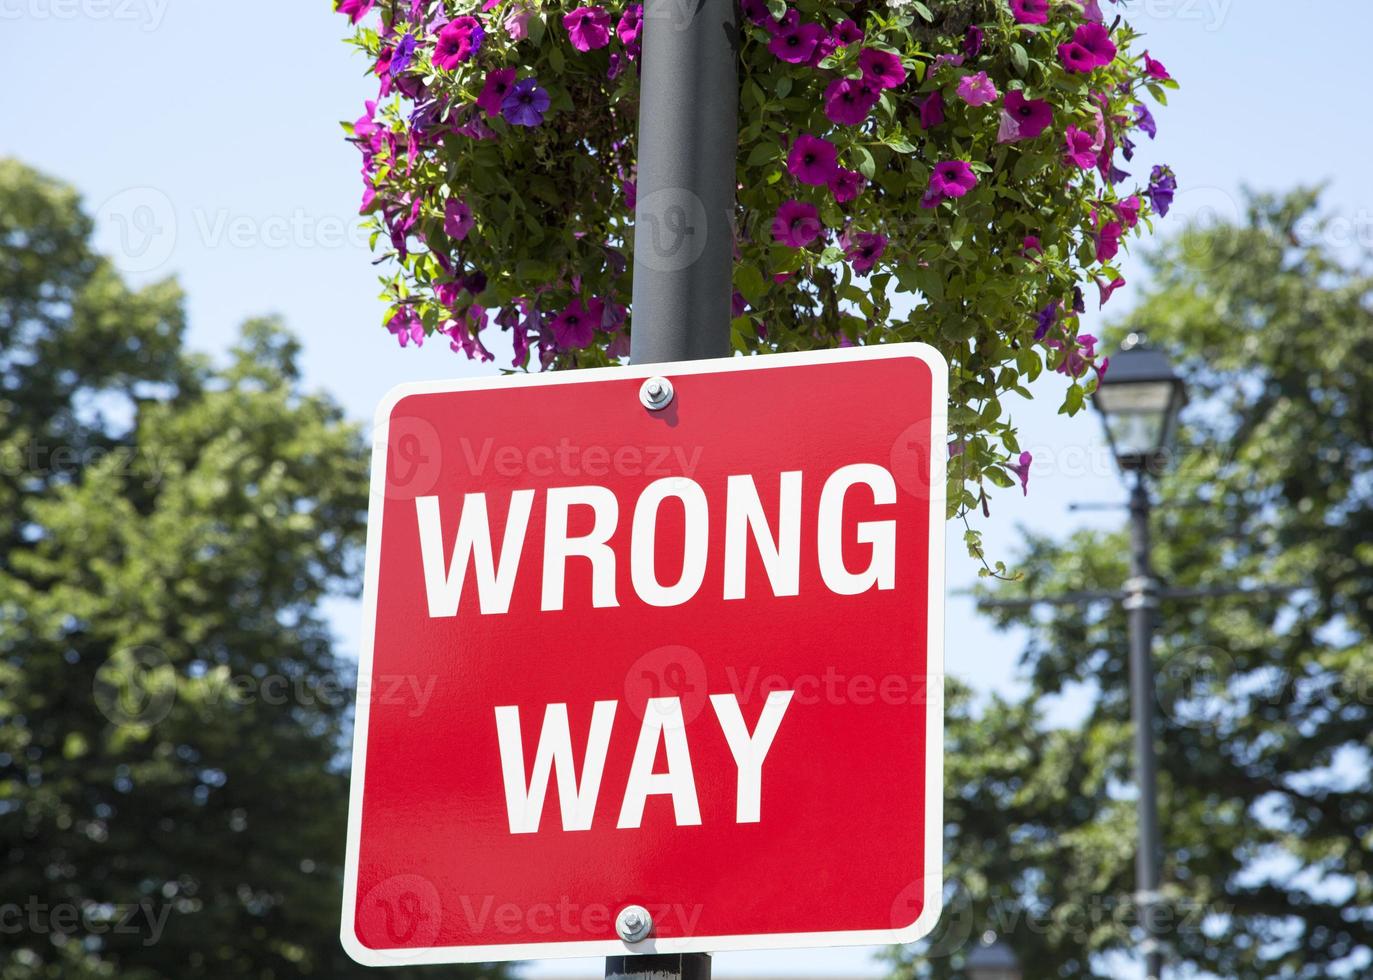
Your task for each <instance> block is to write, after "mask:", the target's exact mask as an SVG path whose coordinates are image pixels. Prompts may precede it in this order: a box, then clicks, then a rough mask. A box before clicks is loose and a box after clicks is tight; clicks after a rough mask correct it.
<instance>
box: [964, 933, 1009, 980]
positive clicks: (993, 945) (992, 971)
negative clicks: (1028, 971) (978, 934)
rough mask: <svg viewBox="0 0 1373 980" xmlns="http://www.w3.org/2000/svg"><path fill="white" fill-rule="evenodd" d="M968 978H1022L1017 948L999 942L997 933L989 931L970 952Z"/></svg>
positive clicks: (984, 979)
mask: <svg viewBox="0 0 1373 980" xmlns="http://www.w3.org/2000/svg"><path fill="white" fill-rule="evenodd" d="M968 980H1021V972H1020V960H1019V959H1017V958H1016V955H1015V950H1013V949H1011V947H1009V946H1007V945H1006V944H1005V943H1003V942H998V941H997V938H996V933H994V932H988V933H987V934H986V935H984V936H983V937H982V941H981V942H980V943H978V944H977V948H976V949H974V950H973V951H972V952H971V953H969V954H968Z"/></svg>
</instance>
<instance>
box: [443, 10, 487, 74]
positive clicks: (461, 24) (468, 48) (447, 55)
mask: <svg viewBox="0 0 1373 980" xmlns="http://www.w3.org/2000/svg"><path fill="white" fill-rule="evenodd" d="M484 37H486V32H485V31H484V30H483V29H482V26H481V24H480V23H478V22H477V18H475V17H466V16H464V17H456V18H454V19H453V20H451V21H449V22H448V23H447V24H445V25H443V30H441V31H439V38H438V42H437V43H436V45H435V47H434V65H435V67H437V68H442V69H443V70H444V71H452V70H453V69H454V68H456V67H458V65H460V64H462V63H463V62H464V61H466V60H467V59H468V58H470V57H472V56H473V55H474V54H476V53H477V51H478V49H479V48H481V46H482V39H483V38H484Z"/></svg>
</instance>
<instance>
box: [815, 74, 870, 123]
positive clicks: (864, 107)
mask: <svg viewBox="0 0 1373 980" xmlns="http://www.w3.org/2000/svg"><path fill="white" fill-rule="evenodd" d="M880 96H881V93H879V92H878V91H877V89H875V88H873V87H872V86H871V85H869V84H868V83H867V82H866V81H865V80H863V79H861V78H836V79H835V80H834V81H832V82H830V83H829V87H828V88H826V89H825V115H826V116H827V117H829V120H830V122H835V123H839V124H840V125H841V126H857V125H860V124H861V123H862V122H863V121H864V120H865V119H867V118H868V113H869V112H871V111H872V107H873V106H875V105H877V100H878V98H880Z"/></svg>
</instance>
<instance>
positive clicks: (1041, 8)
mask: <svg viewBox="0 0 1373 980" xmlns="http://www.w3.org/2000/svg"><path fill="white" fill-rule="evenodd" d="M1011 13H1012V14H1014V15H1015V19H1016V21H1017V22H1018V23H1021V24H1047V23H1049V0H1011Z"/></svg>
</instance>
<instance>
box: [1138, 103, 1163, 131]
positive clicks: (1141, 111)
mask: <svg viewBox="0 0 1373 980" xmlns="http://www.w3.org/2000/svg"><path fill="white" fill-rule="evenodd" d="M1135 125H1136V126H1138V127H1139V130H1140V132H1142V133H1144V134H1145V135H1147V136H1148V137H1149V138H1150V139H1154V138H1155V137H1156V136H1158V123H1157V122H1155V121H1154V114H1153V113H1152V112H1150V111H1149V107H1148V106H1146V105H1137V106H1135Z"/></svg>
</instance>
